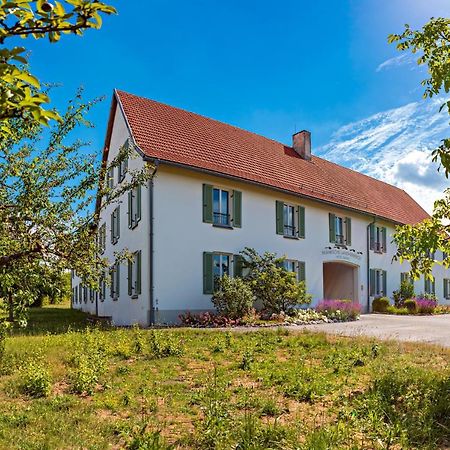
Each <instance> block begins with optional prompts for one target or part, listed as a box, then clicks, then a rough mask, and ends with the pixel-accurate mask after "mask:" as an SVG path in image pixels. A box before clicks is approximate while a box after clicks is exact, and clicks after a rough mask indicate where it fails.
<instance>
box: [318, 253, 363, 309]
mask: <svg viewBox="0 0 450 450" xmlns="http://www.w3.org/2000/svg"><path fill="white" fill-rule="evenodd" d="M358 293H359V290H358V267H357V266H353V265H351V264H346V263H343V262H327V263H324V264H323V298H324V299H329V300H331V299H333V300H334V299H349V300H353V301H359V298H358V297H359V296H358Z"/></svg>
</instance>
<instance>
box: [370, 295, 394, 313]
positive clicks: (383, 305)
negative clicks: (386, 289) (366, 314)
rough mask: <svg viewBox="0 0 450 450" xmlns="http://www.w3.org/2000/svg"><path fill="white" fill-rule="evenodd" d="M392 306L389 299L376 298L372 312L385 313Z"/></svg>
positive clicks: (373, 301)
mask: <svg viewBox="0 0 450 450" xmlns="http://www.w3.org/2000/svg"><path fill="white" fill-rule="evenodd" d="M389 305H390V301H389V299H388V298H387V297H375V298H374V299H373V300H372V311H373V312H379V313H385V312H386V311H387V309H388V307H389Z"/></svg>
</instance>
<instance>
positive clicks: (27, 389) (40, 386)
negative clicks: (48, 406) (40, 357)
mask: <svg viewBox="0 0 450 450" xmlns="http://www.w3.org/2000/svg"><path fill="white" fill-rule="evenodd" d="M21 388H22V392H23V393H24V394H27V395H29V396H30V397H34V398H38V397H47V396H48V395H49V394H50V392H51V388H52V380H51V377H50V374H49V372H48V370H46V369H45V368H44V366H43V365H42V364H40V363H38V362H35V361H31V362H29V363H28V365H27V366H26V368H25V372H24V374H23V375H22V385H21Z"/></svg>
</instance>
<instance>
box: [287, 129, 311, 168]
mask: <svg viewBox="0 0 450 450" xmlns="http://www.w3.org/2000/svg"><path fill="white" fill-rule="evenodd" d="M292 147H294V150H295V151H296V152H297V154H298V155H299V156H300V158H303V159H304V160H306V161H311V132H309V131H306V130H303V131H299V132H298V133H295V134H293V135H292Z"/></svg>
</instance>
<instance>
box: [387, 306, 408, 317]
mask: <svg viewBox="0 0 450 450" xmlns="http://www.w3.org/2000/svg"><path fill="white" fill-rule="evenodd" d="M386 313H388V314H395V315H397V316H406V315H408V314H411V313H410V311H409V310H408V309H407V308H405V307H402V308H397V306H394V305H389V306H388V307H387V309H386Z"/></svg>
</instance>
